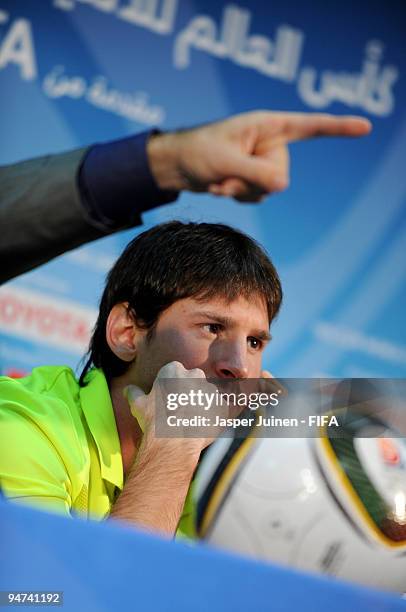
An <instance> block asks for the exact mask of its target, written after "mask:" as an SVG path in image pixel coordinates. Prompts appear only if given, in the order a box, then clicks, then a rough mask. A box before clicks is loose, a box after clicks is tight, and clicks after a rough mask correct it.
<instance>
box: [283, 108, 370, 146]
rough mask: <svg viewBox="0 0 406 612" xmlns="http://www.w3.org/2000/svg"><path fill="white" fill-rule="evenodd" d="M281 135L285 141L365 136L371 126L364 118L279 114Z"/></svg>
mask: <svg viewBox="0 0 406 612" xmlns="http://www.w3.org/2000/svg"><path fill="white" fill-rule="evenodd" d="M280 118H281V119H282V122H283V128H282V130H283V133H284V135H285V137H286V140H287V141H294V140H305V139H307V138H318V137H320V136H347V137H348V136H349V137H359V136H366V135H367V134H369V133H370V131H371V129H372V124H371V122H370V121H368V119H365V118H364V117H357V116H352V115H344V116H341V117H339V116H337V115H329V114H327V113H281V115H280Z"/></svg>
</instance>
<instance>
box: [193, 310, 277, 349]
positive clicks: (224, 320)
mask: <svg viewBox="0 0 406 612" xmlns="http://www.w3.org/2000/svg"><path fill="white" fill-rule="evenodd" d="M193 316H198V317H206V318H207V319H212V320H213V321H216V323H220V324H221V325H224V327H233V325H234V324H235V322H234V320H233V319H232V318H231V317H227V316H224V315H220V314H218V313H216V312H210V311H208V310H204V311H201V312H195V313H193ZM252 335H253V336H255V337H256V338H258V340H262V341H263V342H270V341H271V340H272V336H271V334H270V333H269V332H268V331H265V330H256V331H254V332H252Z"/></svg>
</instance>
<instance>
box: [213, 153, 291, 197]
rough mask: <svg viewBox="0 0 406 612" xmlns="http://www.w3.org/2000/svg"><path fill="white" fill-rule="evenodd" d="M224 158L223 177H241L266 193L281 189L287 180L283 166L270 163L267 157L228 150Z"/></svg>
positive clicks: (285, 185)
mask: <svg viewBox="0 0 406 612" xmlns="http://www.w3.org/2000/svg"><path fill="white" fill-rule="evenodd" d="M225 160H227V162H226V164H225V166H224V168H223V169H224V173H225V175H226V177H225V178H231V177H235V178H239V179H242V180H243V181H246V182H247V183H249V184H250V185H254V186H255V187H257V188H258V189H260V190H261V191H264V192H266V193H272V192H274V191H283V190H284V189H286V187H287V184H288V180H287V175H286V172H284V170H283V167H282V168H281V167H280V165H278V166H276V165H274V164H272V161H270V160H269V159H266V158H264V157H259V156H256V155H248V154H245V153H242V152H240V151H232V152H231V151H228V155H227V157H226V158H224V161H225Z"/></svg>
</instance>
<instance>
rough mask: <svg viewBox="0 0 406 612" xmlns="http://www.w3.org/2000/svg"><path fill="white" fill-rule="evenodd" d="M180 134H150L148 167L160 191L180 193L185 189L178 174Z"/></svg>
mask: <svg viewBox="0 0 406 612" xmlns="http://www.w3.org/2000/svg"><path fill="white" fill-rule="evenodd" d="M179 140H180V134H177V133H176V132H166V133H158V134H152V135H151V136H150V138H149V139H148V143H147V155H148V161H149V167H150V170H151V173H152V176H153V177H154V179H155V181H156V183H157V185H158V187H159V188H160V189H162V190H172V191H181V190H182V189H184V188H185V184H184V181H183V180H182V175H181V172H180V169H179V168H180V165H179V159H180V142H179Z"/></svg>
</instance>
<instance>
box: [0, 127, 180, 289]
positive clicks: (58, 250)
mask: <svg viewBox="0 0 406 612" xmlns="http://www.w3.org/2000/svg"><path fill="white" fill-rule="evenodd" d="M147 137H148V134H141V135H140V136H138V137H137V136H135V137H133V138H127V139H124V140H122V141H116V142H112V143H106V144H103V145H96V146H94V147H90V148H84V149H77V150H75V151H69V152H68V153H62V154H59V155H50V156H46V157H40V158H36V159H33V160H29V161H25V162H21V163H18V164H14V165H11V166H4V167H1V168H0V236H1V237H0V283H3V282H5V281H7V280H9V279H11V278H13V277H15V276H17V275H19V274H23V273H24V272H28V271H29V270H32V269H33V268H35V267H37V266H39V265H41V264H43V263H45V262H47V261H49V260H50V259H52V258H54V257H56V256H57V255H61V254H62V253H65V252H66V251H69V250H71V249H74V248H76V247H78V246H80V245H83V244H85V243H87V242H90V241H92V240H96V239H97V238H101V237H103V236H106V235H108V234H110V233H112V232H115V231H118V230H120V229H127V228H129V227H133V226H135V225H139V224H141V216H140V215H141V212H142V211H144V210H147V209H148V208H152V207H153V206H159V205H160V204H164V203H167V202H170V201H171V200H173V199H175V198H176V195H177V194H176V193H174V192H161V191H160V190H159V189H158V188H157V186H156V185H155V182H154V180H153V178H152V176H151V173H150V170H149V167H148V162H147V158H146V150H145V145H146V140H147Z"/></svg>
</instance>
